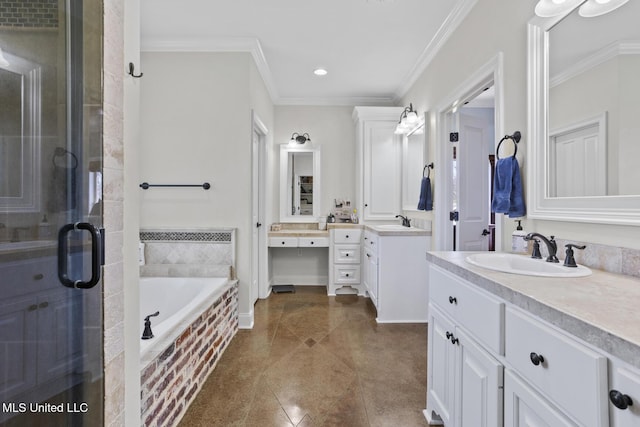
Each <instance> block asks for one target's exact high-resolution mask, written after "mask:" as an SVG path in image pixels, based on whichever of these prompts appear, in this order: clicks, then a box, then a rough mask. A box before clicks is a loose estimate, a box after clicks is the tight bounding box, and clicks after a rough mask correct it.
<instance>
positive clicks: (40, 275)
mask: <svg viewBox="0 0 640 427" xmlns="http://www.w3.org/2000/svg"><path fill="white" fill-rule="evenodd" d="M42 279H44V274H42V273H38V274H35V275H34V276H33V280H42Z"/></svg>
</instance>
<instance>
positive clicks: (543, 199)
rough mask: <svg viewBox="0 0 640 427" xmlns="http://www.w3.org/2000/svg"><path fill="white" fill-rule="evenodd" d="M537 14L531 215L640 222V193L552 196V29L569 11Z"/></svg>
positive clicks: (532, 30)
mask: <svg viewBox="0 0 640 427" xmlns="http://www.w3.org/2000/svg"><path fill="white" fill-rule="evenodd" d="M572 12H573V11H570V12H568V13H567V14H565V15H562V16H557V17H553V18H540V17H537V16H536V17H534V18H532V19H531V20H530V21H529V23H528V28H527V51H528V52H527V58H528V64H527V69H528V76H527V77H528V78H527V95H528V128H529V141H530V143H529V144H527V156H528V157H529V161H528V162H527V164H528V165H529V167H528V168H527V187H528V191H527V204H528V208H527V209H528V213H527V217H529V218H533V219H542V220H552V221H569V222H586V223H600V224H616V225H640V196H605V197H601V196H598V197H593V196H592V197H549V162H548V158H549V143H548V140H549V109H548V106H549V30H550V29H551V28H553V26H554V25H556V24H557V23H559V22H560V21H561V20H562V19H564V18H565V17H566V16H567V15H568V14H570V13H572Z"/></svg>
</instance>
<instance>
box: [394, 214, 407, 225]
mask: <svg viewBox="0 0 640 427" xmlns="http://www.w3.org/2000/svg"><path fill="white" fill-rule="evenodd" d="M396 218H402V225H403V226H405V227H411V220H410V219H409V218H407V217H406V216H402V215H396Z"/></svg>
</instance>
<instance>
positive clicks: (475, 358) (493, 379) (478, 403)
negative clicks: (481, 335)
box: [454, 328, 504, 427]
mask: <svg viewBox="0 0 640 427" xmlns="http://www.w3.org/2000/svg"><path fill="white" fill-rule="evenodd" d="M456 340H457V341H456ZM454 341H455V342H456V343H457V345H458V346H459V348H458V364H457V365H458V366H457V368H458V371H457V373H458V377H459V378H460V379H459V380H458V381H456V384H459V385H460V386H461V390H460V393H459V395H460V400H459V401H458V408H457V410H456V414H459V417H460V418H459V419H458V421H457V422H456V425H458V426H462V427H493V426H500V425H502V384H503V370H504V368H503V366H502V364H501V363H500V362H498V361H497V360H496V359H494V358H493V357H492V356H491V355H490V354H489V353H487V352H486V351H485V350H484V349H482V347H480V346H479V345H478V344H476V343H475V342H474V341H473V340H472V339H471V338H469V336H468V335H467V334H465V333H464V332H463V331H461V330H460V329H459V328H456V332H455V336H454Z"/></svg>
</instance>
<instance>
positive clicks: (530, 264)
mask: <svg viewBox="0 0 640 427" xmlns="http://www.w3.org/2000/svg"><path fill="white" fill-rule="evenodd" d="M465 260H466V261H467V262H468V263H469V264H473V265H477V266H478V267H482V268H487V269H489V270H496V271H502V272H505V273H512V274H520V275H525V276H543V277H585V276H589V275H591V270H590V269H588V268H587V267H585V266H583V265H579V266H577V267H565V266H564V265H562V262H560V263H553V262H546V261H545V260H544V259H535V258H529V257H527V256H526V255H516V254H509V253H497V252H485V253H479V254H473V255H469V256H468V257H467V258H466V259H465Z"/></svg>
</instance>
